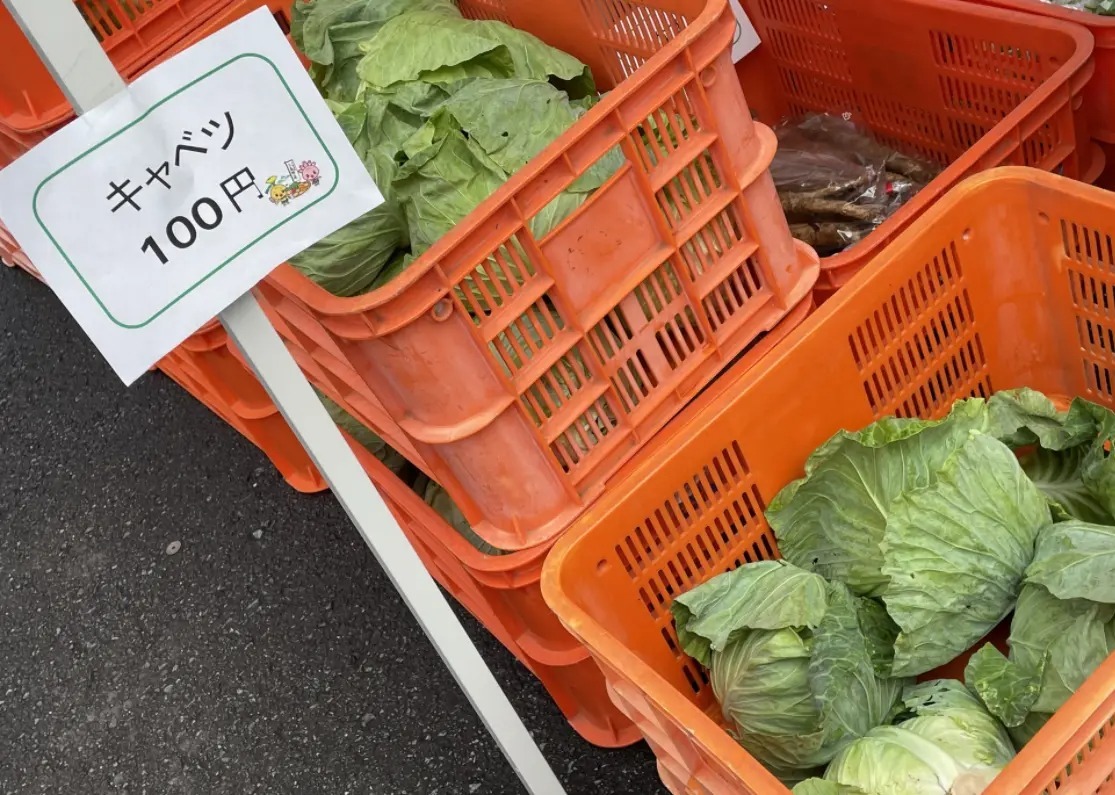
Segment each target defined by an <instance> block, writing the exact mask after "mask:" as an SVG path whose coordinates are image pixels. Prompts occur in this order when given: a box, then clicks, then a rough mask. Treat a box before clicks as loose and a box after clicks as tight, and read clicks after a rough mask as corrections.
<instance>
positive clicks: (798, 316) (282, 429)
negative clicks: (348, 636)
mask: <svg viewBox="0 0 1115 795" xmlns="http://www.w3.org/2000/svg"><path fill="white" fill-rule="evenodd" d="M812 309H813V305H812V301H811V300H806V301H804V302H802V303H801V304H800V305H799V306H798V307H795V309H794V311H793V312H792V313H791V314H790V315H789V316H788V317H787V318H786V320H785V321H784V322H783V323H782V324H780V325H779V326H778V327H777V328H776V329H775V330H774V331H772V332H771V333H770V334H768V335H766V336H765V337H764V338H763V339H762V340H761V341H760V342H758V343H757V344H756V345H754V346H753V347H752V348H751V349H750V350H749V351H748V352H747V354H746V355H745V356H744V357H743V358H742V359H741V360H740V363H739V366H741V367H747V366H749V365H750V364H753V363H754V362H757V361H760V360H761V359H762V357H763V356H765V355H767V354H768V353H769V352H770V351H771V349H772V348H773V347H775V346H776V345H777V344H778V343H779V342H780V341H781V340H782V339H783V338H785V336H786V334H787V333H789V332H790V331H792V330H793V329H794V328H796V327H797V326H798V325H799V324H800V323H801V322H802V320H803V319H804V318H805V317H807V316H808V314H809V312H811V311H812ZM159 368H160V369H161V370H163V371H164V372H165V373H166V374H167V375H169V376H170V377H171V378H172V379H174V380H175V381H176V382H177V383H178V384H179V385H180V386H182V387H183V388H184V389H186V390H187V391H188V392H190V393H191V394H192V395H194V397H196V398H198V400H200V401H201V402H202V403H204V404H205V405H206V406H208V407H209V408H210V409H211V410H212V411H213V412H215V413H216V414H217V415H218V416H220V417H221V418H222V419H224V420H225V421H226V422H228V423H229V424H230V425H231V426H232V427H234V428H235V429H236V430H238V431H240V433H241V434H243V435H244V436H245V437H246V438H247V439H248V440H250V441H251V442H253V443H254V444H255V445H256V446H258V447H259V448H260V449H261V450H263V452H264V453H265V454H266V455H267V456H268V457H269V458H270V459H271V461H272V462H273V463H274V464H275V466H276V468H277V469H278V470H279V472H280V473H281V474H282V475H283V477H284V478H286V480H287V482H288V483H290V484H291V485H292V486H294V488H296V489H299V490H300V491H320V490H323V489H325V488H326V487H327V484H326V483H325V481H324V480H323V479H322V478H321V476H320V475H319V474H318V472H317V470H316V468H315V467H314V465H313V463H312V462H311V461H310V459H309V457H308V455H307V454H306V452H305V451H304V450H303V449H302V447H301V445H300V444H299V442H298V440H297V438H296V437H295V436H294V433H293V432H292V431H291V430H290V428H289V427H288V426H287V425H286V423H285V421H284V420H283V418H282V416H281V415H280V414H279V412H278V410H277V409H276V408H275V406H274V404H273V403H271V401H270V398H269V397H268V396H267V394H266V393H265V391H264V390H263V387H262V386H261V385H260V383H259V382H258V381H257V380H256V378H255V376H254V375H253V374H252V373H251V371H250V369H249V368H248V366H247V365H246V364H245V363H244V362H243V360H242V358H241V356H240V354H239V352H238V351H235V349H234V346H231V345H230V344H229V339H228V336H227V334H226V332H225V330H224V329H223V328H222V327H221V326H220V325H218V324H216V323H212V324H210V325H209V326H207V327H206V328H205V329H202V330H201V331H199V332H198V333H197V334H195V335H194V336H193V337H191V338H190V339H188V340H187V341H186V342H184V343H183V344H182V345H181V346H179V347H178V348H177V349H176V350H175V351H173V352H172V353H171V354H170V355H168V356H167V357H166V358H165V359H163V361H161V362H160V363H159ZM350 443H352V442H351V440H350ZM353 449H354V450H355V451H356V454H357V457H358V458H359V459H360V461H361V463H362V464H363V466H364V468H365V470H366V471H367V472H368V474H369V476H370V477H371V479H372V482H373V483H374V484H375V486H376V488H377V489H378V490H379V492H380V494H381V495H382V496H383V497H384V499H385V500H386V501H387V504H388V507H389V508H390V509H391V511H392V513H393V514H394V515H395V517H396V519H398V521H399V523H400V525H401V526H402V528H403V530H404V531H405V532H406V534H407V537H408V538H409V539H410V541H411V543H412V544H413V545H414V547H415V549H416V550H417V551H418V554H419V556H420V557H421V558H422V560H423V562H424V563H425V564H426V567H427V569H429V571H430V573H431V574H432V575H433V576H434V578H435V579H437V581H438V582H439V583H441V585H442V587H444V588H445V589H446V590H447V591H449V593H450V594H451V595H452V596H453V597H454V598H455V599H456V600H457V601H458V602H460V603H461V604H462V605H464V606H465V608H466V609H468V610H469V612H470V613H472V615H473V616H475V617H476V618H477V620H479V621H480V622H481V623H482V624H483V625H484V627H485V628H486V629H487V630H488V631H489V632H491V633H492V635H494V636H495V637H496V638H497V639H498V640H499V641H500V642H501V643H503V645H504V646H506V647H507V648H508V649H509V650H510V651H511V652H512V653H513V654H515V655H516V656H517V657H518V658H519V660H520V661H521V662H522V663H523V664H524V665H526V666H527V668H529V669H530V670H531V671H532V672H533V673H534V674H535V676H537V677H538V679H539V680H540V681H541V682H542V683H543V685H545V687H546V689H547V691H548V692H549V693H550V695H551V697H552V698H553V699H554V702H555V703H556V704H557V706H558V708H559V709H561V711H562V713H563V714H564V715H565V716H566V717H567V718H568V720H569V722H570V724H571V725H572V726H573V728H574V729H575V730H576V731H577V732H578V733H579V734H580V735H581V736H582V737H584V738H585V739H586V740H588V741H589V742H591V743H593V744H594V745H599V746H605V747H616V746H621V745H628V744H630V743H633V742H635V741H636V740H638V739H639V737H640V734H639V732H638V731H637V730H636V729H635V728H634V726H633V725H632V724H631V722H630V721H629V720H628V719H627V718H626V717H624V716H623V715H622V713H620V712H619V711H618V710H616V709H615V707H614V706H612V704H611V702H610V701H609V700H608V698H607V695H606V693H605V691H604V689H603V682H604V679H603V675H602V674H601V673H600V670H599V668H597V666H596V664H595V663H594V662H593V661H592V660H591V659H590V658H589V655H588V652H587V651H586V650H585V649H584V647H583V646H581V644H580V643H579V642H578V641H577V640H576V639H574V638H573V636H572V635H570V634H569V632H568V631H567V630H566V629H565V628H564V627H563V626H562V625H561V622H559V621H558V619H557V617H556V616H555V615H554V614H553V611H551V610H550V608H549V607H548V606H547V605H546V604H545V602H544V601H543V599H542V593H541V586H540V579H541V571H542V562H543V559H544V557H545V555H546V553H547V552H548V551H549V549H550V547H551V546H552V545H553V540H551V541H549V542H547V543H544V544H542V545H539V546H536V547H533V548H530V549H526V550H521V551H518V552H511V553H509V554H506V555H486V554H484V553H482V552H480V551H478V550H476V549H475V548H474V547H472V546H471V545H470V544H469V543H468V542H467V541H465V540H464V539H463V538H462V537H461V536H460V534H458V533H457V532H456V531H455V530H454V529H453V528H451V527H449V526H448V525H447V524H446V523H445V521H444V520H443V519H442V518H441V516H440V515H438V514H437V513H436V512H435V511H434V510H433V509H432V508H430V507H429V506H427V505H426V504H425V502H424V501H423V500H421V499H420V498H419V497H418V496H417V495H416V494H414V493H413V492H412V491H411V490H410V489H409V488H407V487H406V486H405V484H403V483H402V482H401V481H400V480H399V478H398V477H396V476H395V475H394V474H393V473H392V472H391V471H390V470H388V469H387V468H386V467H384V466H383V465H382V464H381V463H380V462H379V461H378V460H377V459H376V458H375V457H374V456H372V455H371V454H370V453H369V452H368V451H367V450H365V449H364V448H363V447H360V446H359V445H356V444H354V443H353Z"/></svg>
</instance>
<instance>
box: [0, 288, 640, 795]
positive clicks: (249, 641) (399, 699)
mask: <svg viewBox="0 0 1115 795" xmlns="http://www.w3.org/2000/svg"><path fill="white" fill-rule="evenodd" d="M0 450H2V452H3V458H2V460H0V467H2V468H3V471H2V476H0V608H2V609H0V792H3V793H65V794H66V795H70V794H71V793H72V794H73V795H87V794H88V795H97V794H98V793H150V795H164V793H175V794H177V793H269V794H270V793H296V794H297V795H302V794H303V793H306V794H308V795H332V794H333V793H337V794H338V795H341V794H342V793H351V794H352V795H356V793H374V795H418V794H419V793H421V794H422V795H434V794H435V793H436V794H437V795H450V794H455V793H463V794H464V795H502V793H517V792H520V791H521V790H520V788H519V787H518V784H517V781H516V779H515V778H514V776H513V774H512V773H511V771H510V769H509V768H508V766H507V764H506V763H505V762H504V760H503V758H502V757H501V756H500V754H499V752H498V751H497V749H496V748H495V746H494V744H493V743H492V741H491V740H490V738H489V737H488V735H487V734H486V732H485V731H484V729H483V727H482V725H481V723H480V721H479V719H478V718H477V717H476V716H475V714H474V713H473V712H472V710H471V708H470V707H469V705H468V702H467V701H466V700H465V698H464V696H463V695H462V694H461V693H460V691H459V690H458V689H457V687H456V685H455V684H454V682H453V680H452V679H451V677H450V676H449V674H448V672H447V671H446V670H445V669H444V668H443V667H442V665H441V663H440V661H439V660H438V659H437V658H436V656H435V655H434V653H433V651H432V649H431V647H430V646H429V644H428V642H427V641H426V639H425V637H424V636H423V635H422V633H421V632H420V630H419V629H418V628H417V625H416V624H415V622H414V621H413V619H412V618H411V616H410V614H409V613H408V612H407V610H406V608H405V607H404V605H403V604H402V601H401V600H400V599H399V597H398V596H397V595H396V594H395V592H394V591H393V589H392V588H391V586H390V584H389V582H388V580H387V578H386V576H385V575H384V574H383V572H382V571H381V570H380V568H379V566H378V564H377V563H376V561H375V559H374V558H373V557H372V555H371V553H370V552H369V551H368V550H367V549H366V548H365V547H364V546H363V544H362V543H361V542H360V541H359V539H358V537H357V534H356V531H355V530H354V529H352V528H351V526H350V525H349V524H348V521H347V519H346V518H345V516H344V514H343V513H342V511H341V510H340V508H339V506H338V505H337V504H336V502H334V501H333V499H332V498H331V497H330V496H329V495H327V494H326V495H316V496H304V495H299V494H296V493H295V492H294V491H292V490H291V489H290V488H288V487H287V486H286V484H285V483H284V482H283V481H282V479H281V478H280V477H279V476H278V475H277V474H276V472H275V471H274V470H273V469H272V468H271V466H270V464H269V462H268V461H267V460H266V458H265V457H264V456H263V455H262V454H261V453H260V452H259V451H258V450H256V448H255V447H253V446H252V445H251V444H249V443H248V442H246V441H245V440H244V439H242V438H241V437H240V436H239V434H237V433H235V432H234V431H232V430H231V429H230V428H228V427H227V426H225V425H224V424H223V423H222V422H221V421H220V420H219V419H218V418H216V417H215V416H213V415H212V414H210V413H209V412H208V411H207V410H206V409H205V408H204V407H202V406H201V404H199V403H197V402H196V401H194V400H193V399H192V398H191V397H189V396H188V395H187V394H186V393H185V392H183V391H182V390H180V389H179V388H178V387H177V386H175V385H174V384H173V383H172V382H170V381H169V380H168V379H166V378H165V377H163V376H162V375H161V374H152V375H148V376H145V377H144V378H143V379H142V380H141V381H140V382H139V383H138V384H137V385H136V386H134V387H133V388H131V389H125V388H124V387H123V386H122V385H121V384H120V382H119V381H118V380H117V379H116V378H115V376H113V374H112V373H111V371H110V370H109V368H108V367H107V365H105V363H104V362H103V361H102V360H101V359H100V357H99V356H98V354H97V353H96V351H95V350H94V349H93V347H92V345H90V344H89V342H88V341H87V340H86V338H85V337H84V335H83V334H82V333H81V331H80V330H79V329H78V328H77V326H76V325H75V324H74V323H73V321H72V320H70V318H69V316H68V315H67V314H66V313H65V311H64V310H63V309H62V308H61V306H60V305H59V304H58V302H57V301H56V300H55V299H54V297H53V295H52V294H51V293H50V292H49V291H48V290H47V289H46V288H45V287H43V286H41V285H39V284H37V283H35V282H34V281H32V280H31V279H30V278H29V277H27V276H26V275H24V274H22V273H18V272H15V271H10V270H8V269H7V268H0ZM257 531H262V535H261V536H260V537H259V538H258V539H257V538H256V537H255V535H257V534H258V532H257ZM173 542H178V543H179V544H180V545H181V548H180V549H179V550H178V551H177V552H176V553H175V554H168V553H167V550H168V546H170V545H171V544H172V543H173ZM462 614H463V613H462ZM466 626H467V627H468V629H469V632H470V634H471V635H472V636H473V638H474V639H475V640H476V641H477V643H478V644H479V646H480V649H481V651H482V653H483V654H484V656H485V658H486V659H487V660H488V661H489V663H490V664H491V665H492V667H493V668H494V670H495V672H496V675H497V677H498V678H499V680H500V682H501V683H503V685H504V686H505V689H506V690H507V692H508V694H509V696H510V697H511V699H512V701H513V703H514V704H515V706H516V708H517V709H518V710H519V712H520V714H521V715H522V716H523V719H524V721H525V722H526V724H527V726H528V727H529V728H530V730H531V732H532V733H533V734H534V735H535V737H536V739H537V740H538V742H539V743H540V745H541V747H542V750H543V752H544V753H545V755H546V757H547V758H548V759H549V760H550V763H551V764H552V765H553V767H554V769H555V771H556V772H557V773H558V775H559V777H560V778H561V779H562V781H563V782H564V783H565V785H566V787H567V789H568V791H569V793H570V794H571V795H581V793H600V794H601V795H612V794H615V795H627V794H628V793H630V795H658V793H660V792H662V788H661V785H660V783H659V781H658V777H657V775H656V772H655V767H654V759H653V756H652V755H651V753H650V752H649V750H648V749H647V747H646V746H645V745H643V744H640V745H638V746H635V747H633V748H629V749H623V750H618V751H617V750H607V751H606V750H601V749H597V748H593V747H592V746H590V745H588V744H587V743H585V742H584V741H582V740H581V739H580V738H579V737H577V736H576V735H575V734H574V733H573V731H572V730H571V729H570V728H569V726H568V724H566V723H565V721H564V719H563V718H562V717H561V715H560V713H559V712H558V711H557V709H556V708H555V707H554V706H553V705H552V703H551V702H550V701H549V699H548V698H547V696H546V693H545V691H544V690H543V689H542V687H541V686H540V685H539V684H538V683H537V682H536V681H535V680H534V679H533V677H531V675H530V674H529V673H528V672H527V671H526V670H525V669H524V668H522V667H521V666H520V665H519V664H518V663H517V662H516V661H515V659H514V658H513V657H512V656H511V655H510V654H508V653H507V652H506V651H505V650H504V649H503V648H502V647H501V646H499V645H498V644H497V643H496V642H495V641H494V640H492V639H491V638H490V637H489V636H488V635H487V634H486V633H485V632H484V630H483V629H482V628H481V627H480V626H479V625H478V624H476V623H475V622H474V621H472V620H471V618H469V619H468V620H467V622H466Z"/></svg>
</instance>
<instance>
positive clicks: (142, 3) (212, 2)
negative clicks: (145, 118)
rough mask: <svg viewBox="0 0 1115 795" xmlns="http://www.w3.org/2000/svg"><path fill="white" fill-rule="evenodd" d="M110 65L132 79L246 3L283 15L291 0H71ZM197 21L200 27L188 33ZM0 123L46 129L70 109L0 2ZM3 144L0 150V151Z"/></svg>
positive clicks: (245, 8)
mask: <svg viewBox="0 0 1115 795" xmlns="http://www.w3.org/2000/svg"><path fill="white" fill-rule="evenodd" d="M74 5H76V6H77V8H78V10H79V11H80V12H81V14H82V16H83V17H84V18H85V21H86V23H87V24H88V25H89V27H90V29H91V30H92V31H93V33H94V35H95V36H96V37H97V40H98V41H99V42H100V43H101V47H103V48H104V50H105V52H106V53H108V56H109V57H110V58H111V59H112V62H113V64H114V65H115V66H116V69H117V71H119V72H120V74H121V75H123V76H124V78H125V79H127V80H131V79H133V78H135V77H137V76H138V75H140V74H141V73H143V72H144V71H146V70H147V69H149V68H150V67H152V66H154V65H155V64H157V63H158V62H160V61H161V60H162V59H163V58H165V57H166V56H167V54H168V53H169V52H170V51H173V50H175V49H182V47H181V46H180V45H181V43H182V41H183V40H184V39H190V40H191V41H196V40H198V39H200V38H202V36H204V35H207V34H208V33H212V32H213V31H214V30H215V29H217V28H219V27H222V26H223V25H226V24H228V23H229V22H232V21H234V20H236V19H239V18H240V17H242V16H244V14H246V13H247V12H249V11H254V10H255V9H256V8H259V7H260V6H261V5H267V6H269V7H270V8H272V10H273V11H275V13H276V15H277V16H281V17H284V18H287V19H289V10H290V6H291V0H270V1H269V2H264V0H236V2H233V3H229V2H227V0H74ZM199 28H204V30H205V32H204V33H202V34H201V35H194V36H191V34H194V33H196V32H197V31H198V29H199ZM0 52H3V53H4V69H3V70H2V71H0V124H2V125H3V126H4V127H5V128H7V130H9V131H10V132H11V133H14V134H16V135H17V136H19V135H31V136H34V135H35V134H36V133H42V132H44V131H49V130H51V129H53V128H55V127H58V126H59V125H61V124H63V123H65V122H66V121H68V120H69V119H70V118H72V116H73V108H71V107H70V104H69V102H68V101H67V100H66V97H65V96H64V95H63V94H62V90H61V89H60V88H59V87H58V85H57V84H56V83H55V82H54V78H53V77H51V75H50V72H49V71H48V70H47V68H46V67H45V66H44V65H43V63H42V61H40V60H39V56H38V54H37V53H36V52H35V50H34V48H33V47H32V46H31V42H30V41H28V40H27V37H26V36H24V35H23V31H22V30H20V28H19V25H18V24H17V23H16V21H15V19H13V18H12V16H11V14H10V13H9V12H8V10H7V8H6V7H2V6H0ZM2 157H3V152H2V151H0V158H2Z"/></svg>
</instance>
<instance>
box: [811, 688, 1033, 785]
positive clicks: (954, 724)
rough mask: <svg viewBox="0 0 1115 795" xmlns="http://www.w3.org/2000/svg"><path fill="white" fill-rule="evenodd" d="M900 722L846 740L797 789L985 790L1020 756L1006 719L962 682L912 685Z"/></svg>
mask: <svg viewBox="0 0 1115 795" xmlns="http://www.w3.org/2000/svg"><path fill="white" fill-rule="evenodd" d="M895 719H896V720H897V721H898V722H897V723H896V724H895V725H893V726H880V727H878V728H875V729H872V730H871V731H870V732H868V733H867V735H866V736H864V737H862V738H860V739H858V740H855V741H854V742H852V743H851V744H849V745H848V746H847V747H846V748H844V749H843V750H842V751H841V752H840V753H839V754H838V755H837V756H836V758H835V759H833V761H832V764H830V765H829V767H828V770H826V771H825V775H824V779H823V780H821V781H816V780H811V781H806V782H803V783H802V784H800V785H799V786H798V787H795V789H794V795H861V794H862V795H978V794H979V793H981V792H983V790H984V789H985V788H986V787H987V786H988V784H990V783H991V781H992V780H993V779H994V778H995V776H996V775H998V773H999V771H1000V770H1002V769H1003V767H1005V766H1006V764H1007V763H1008V762H1009V761H1010V760H1011V759H1012V758H1013V757H1014V748H1013V747H1012V745H1011V741H1010V737H1009V736H1008V735H1007V733H1006V731H1005V730H1004V728H1003V726H1002V725H1001V724H999V723H998V721H996V720H995V719H994V718H993V717H992V716H991V715H989V714H988V712H987V710H985V709H984V708H983V705H982V704H980V702H979V700H978V699H976V698H975V697H974V696H973V695H972V694H971V693H969V692H968V691H967V689H965V687H964V686H963V685H962V684H960V683H959V682H956V681H953V680H945V679H942V680H938V681H933V682H926V683H925V684H921V685H916V686H913V687H910V688H908V689H907V690H906V692H905V693H904V695H903V699H902V704H901V706H900V707H899V708H898V710H897V714H896V716H895Z"/></svg>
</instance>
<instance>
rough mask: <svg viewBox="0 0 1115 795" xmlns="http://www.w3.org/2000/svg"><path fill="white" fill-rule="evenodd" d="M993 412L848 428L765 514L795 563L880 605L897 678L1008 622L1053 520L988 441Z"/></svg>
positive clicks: (981, 406)
mask: <svg viewBox="0 0 1115 795" xmlns="http://www.w3.org/2000/svg"><path fill="white" fill-rule="evenodd" d="M994 416H995V415H994V414H993V412H992V411H991V410H990V409H989V406H988V404H987V403H986V402H984V401H982V400H966V401H961V402H959V403H957V404H956V406H955V407H954V408H953V410H952V412H951V413H950V414H949V415H948V416H947V417H946V418H944V419H942V420H936V421H923V420H908V419H895V418H888V419H884V420H880V421H879V422H876V423H875V424H873V425H871V426H869V427H868V428H866V429H864V430H863V431H860V432H857V433H848V432H843V431H842V432H840V433H838V434H837V435H836V436H834V437H833V438H832V439H830V440H829V441H828V442H826V443H825V444H824V445H823V446H822V447H821V448H819V449H818V450H817V452H815V453H814V454H813V455H812V456H810V458H809V461H808V462H807V463H806V467H805V472H806V474H805V477H804V478H802V479H801V480H798V481H796V482H794V483H792V484H790V485H789V486H787V487H786V488H785V489H783V490H782V491H781V492H780V493H779V494H778V495H777V496H776V497H775V499H774V500H773V502H772V503H771V506H770V509H769V510H768V511H767V519H768V521H769V522H770V524H771V526H772V527H773V528H774V531H775V534H776V536H777V538H778V543H779V548H780V549H781V551H782V554H783V555H784V556H785V558H786V559H787V560H788V561H790V562H791V563H794V564H795V565H797V566H800V567H802V568H806V569H809V570H812V571H816V572H818V573H820V574H822V575H824V576H826V577H828V578H830V579H834V580H838V581H840V582H844V583H846V584H847V585H848V587H849V588H851V589H852V591H853V592H855V593H858V594H860V595H865V596H879V597H881V598H882V600H883V602H884V603H885V605H886V608H887V612H888V613H889V614H890V616H891V618H892V619H893V620H894V621H895V623H896V624H897V625H898V626H899V628H900V629H901V632H900V633H899V635H898V637H897V639H896V640H895V648H894V668H893V674H894V675H896V676H913V675H917V674H921V673H925V672H926V671H930V670H932V669H933V668H936V667H938V666H940V665H943V664H944V663H947V662H948V661H949V660H951V659H953V658H954V657H956V656H957V655H958V654H960V653H961V652H963V651H965V650H966V649H968V648H969V647H970V646H971V645H972V644H973V643H975V642H976V641H978V640H979V639H980V638H982V637H983V636H984V635H986V634H987V632H989V631H990V630H991V629H992V628H993V627H994V626H995V625H996V624H998V623H999V622H1000V621H1002V620H1003V618H1004V617H1006V616H1007V614H1008V613H1009V612H1010V610H1011V608H1012V607H1013V605H1014V602H1015V600H1016V598H1017V596H1018V592H1019V589H1020V588H1021V583H1022V575H1023V572H1024V571H1025V569H1026V567H1027V565H1029V563H1030V561H1031V559H1032V557H1033V554H1034V544H1035V540H1036V538H1037V535H1038V531H1039V530H1041V529H1042V528H1043V527H1045V526H1046V525H1048V524H1049V523H1050V521H1051V517H1050V510H1049V507H1048V504H1047V503H1046V500H1045V498H1044V497H1043V495H1042V493H1041V492H1040V491H1039V490H1038V488H1037V487H1036V486H1035V485H1034V484H1033V483H1032V482H1031V481H1030V479H1029V478H1028V477H1027V476H1026V473H1025V472H1024V471H1023V469H1022V468H1021V466H1020V465H1019V463H1018V460H1017V459H1016V458H1015V456H1014V454H1013V453H1012V452H1011V450H1010V448H1009V447H1007V446H1006V445H1005V444H1003V443H1002V442H1000V441H999V440H998V439H996V438H995V437H994V436H992V435H990V434H989V433H987V431H989V430H990V429H991V428H992V426H993V425H994V422H993V417H994Z"/></svg>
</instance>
